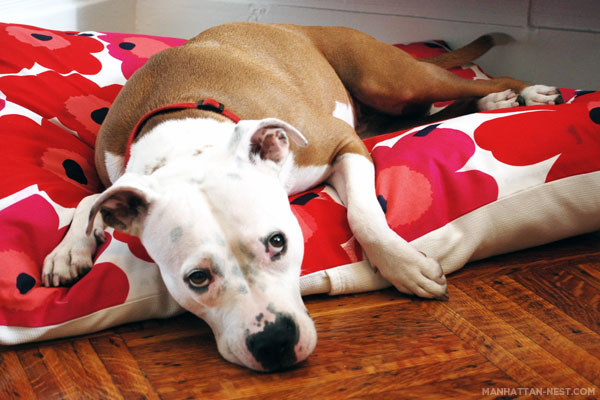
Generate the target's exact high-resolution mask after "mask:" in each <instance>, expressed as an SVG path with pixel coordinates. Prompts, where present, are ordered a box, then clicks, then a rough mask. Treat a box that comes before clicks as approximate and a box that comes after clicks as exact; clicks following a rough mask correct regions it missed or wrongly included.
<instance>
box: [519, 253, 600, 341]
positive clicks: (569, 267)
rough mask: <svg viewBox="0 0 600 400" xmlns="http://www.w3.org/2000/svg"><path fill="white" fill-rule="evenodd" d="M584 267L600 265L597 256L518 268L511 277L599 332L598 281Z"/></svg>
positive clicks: (599, 303)
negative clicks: (584, 270) (532, 267)
mask: <svg viewBox="0 0 600 400" xmlns="http://www.w3.org/2000/svg"><path fill="white" fill-rule="evenodd" d="M582 264H584V266H583V268H585V269H590V268H594V269H596V270H598V269H600V256H587V257H586V260H585V262H581V260H580V259H576V260H559V261H556V262H552V263H548V264H547V265H545V266H544V267H543V268H535V269H532V270H527V269H526V270H521V271H516V272H514V273H513V274H511V278H512V279H514V280H515V281H517V282H519V283H520V284H521V285H523V286H525V287H526V288H527V289H529V290H530V291H532V292H534V293H535V294H536V295H537V296H539V297H541V298H543V299H544V300H545V301H547V302H549V303H551V304H554V305H555V306H556V307H558V308H560V309H561V310H563V311H564V312H565V313H567V314H569V315H571V316H572V317H573V318H575V319H576V320H577V321H579V322H580V323H582V324H583V325H585V326H587V327H588V328H589V329H591V330H593V331H595V332H596V333H600V295H599V292H600V281H599V280H597V279H596V278H595V277H594V276H592V275H590V274H589V273H585V272H582V270H581V267H580V266H581V265H582Z"/></svg>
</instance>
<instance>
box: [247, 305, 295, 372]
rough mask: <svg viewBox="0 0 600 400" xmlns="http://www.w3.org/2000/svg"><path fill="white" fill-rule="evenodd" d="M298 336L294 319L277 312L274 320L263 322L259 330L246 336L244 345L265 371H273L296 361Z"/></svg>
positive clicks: (289, 365)
mask: <svg viewBox="0 0 600 400" xmlns="http://www.w3.org/2000/svg"><path fill="white" fill-rule="evenodd" d="M299 338H300V332H299V329H298V325H296V322H295V321H294V319H293V318H291V317H290V316H288V315H286V314H283V313H277V314H275V322H265V328H264V329H263V330H262V331H261V332H257V333H254V334H252V335H250V336H248V337H247V338H246V346H247V347H248V350H250V353H252V355H253V356H254V358H255V359H256V361H258V362H259V363H260V365H262V367H263V368H264V369H265V370H266V371H275V370H279V369H283V368H287V367H291V366H292V365H294V364H295V363H296V360H297V359H296V352H295V351H294V347H295V346H296V343H298V340H299Z"/></svg>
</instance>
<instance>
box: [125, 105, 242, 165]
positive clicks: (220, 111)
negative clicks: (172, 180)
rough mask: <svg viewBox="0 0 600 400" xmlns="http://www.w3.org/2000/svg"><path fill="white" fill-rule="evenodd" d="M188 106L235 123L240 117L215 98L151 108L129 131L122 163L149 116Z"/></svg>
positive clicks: (127, 159) (129, 154) (128, 154)
mask: <svg viewBox="0 0 600 400" xmlns="http://www.w3.org/2000/svg"><path fill="white" fill-rule="evenodd" d="M188 108H191V109H194V108H195V109H197V110H207V111H212V112H216V113H217V114H221V115H223V116H225V117H227V118H229V119H230V120H232V121H233V122H234V123H236V124H237V123H238V122H239V121H240V117H238V116H237V115H235V114H234V113H232V112H231V111H229V110H227V109H226V108H225V106H224V105H223V104H221V103H219V102H218V101H216V100H215V99H205V100H200V101H199V102H197V103H177V104H169V105H167V106H162V107H158V108H155V109H154V110H151V111H149V112H147V113H146V114H144V116H143V117H142V118H140V120H139V121H138V123H137V124H135V127H134V128H133V130H132V131H131V134H130V135H129V139H128V140H127V147H126V148H125V164H124V165H125V166H127V163H128V162H129V158H130V157H131V145H132V144H133V141H134V140H135V138H136V137H137V135H138V134H139V133H140V131H141V130H142V128H143V127H144V125H145V124H146V122H148V120H149V119H150V118H152V117H154V116H156V115H159V114H164V113H168V112H173V111H179V110H185V109H188Z"/></svg>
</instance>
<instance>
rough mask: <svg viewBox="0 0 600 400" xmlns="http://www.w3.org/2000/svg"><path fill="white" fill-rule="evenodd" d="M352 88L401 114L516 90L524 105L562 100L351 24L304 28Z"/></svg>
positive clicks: (378, 105)
mask: <svg viewBox="0 0 600 400" xmlns="http://www.w3.org/2000/svg"><path fill="white" fill-rule="evenodd" d="M306 29H307V30H306V32H307V35H308V36H309V37H310V38H311V40H312V41H313V42H314V43H315V45H316V46H317V47H318V48H319V49H320V51H321V52H322V54H323V55H324V56H325V57H326V58H327V60H328V61H329V63H330V64H331V65H332V66H333V68H334V69H335V71H336V72H337V74H338V76H339V77H340V79H341V80H342V82H343V83H344V85H345V86H346V88H347V89H348V91H349V92H350V93H351V94H352V96H354V97H355V98H356V99H358V100H359V101H360V102H362V103H364V104H367V105H369V106H371V107H373V108H375V109H376V110H378V111H380V112H383V113H387V114H392V115H400V114H402V113H403V112H404V111H405V109H406V107H407V106H408V105H411V104H430V103H433V102H436V101H446V100H456V99H465V98H471V97H484V96H486V95H488V94H490V93H498V92H504V91H505V90H507V89H510V90H513V91H514V92H516V93H517V94H519V95H521V96H522V97H523V99H524V103H525V104H526V105H532V104H553V103H555V102H556V103H558V102H560V100H557V99H558V97H559V93H558V91H557V90H556V88H552V87H548V86H543V85H536V86H531V85H530V84H528V83H525V82H522V81H520V80H517V79H513V78H509V77H503V78H494V79H490V80H475V81H474V80H469V79H464V78H461V77H458V76H456V75H454V74H453V73H451V72H449V71H447V70H445V69H443V68H441V67H439V66H437V65H435V64H432V63H430V62H426V61H419V60H416V59H414V58H413V57H412V56H410V55H409V54H407V53H406V52H404V51H402V50H400V49H398V48H396V47H394V46H392V45H389V44H386V43H383V42H380V41H378V40H376V39H374V38H372V37H371V36H369V35H366V34H364V33H361V32H359V31H356V30H353V29H348V28H319V27H308V28H306Z"/></svg>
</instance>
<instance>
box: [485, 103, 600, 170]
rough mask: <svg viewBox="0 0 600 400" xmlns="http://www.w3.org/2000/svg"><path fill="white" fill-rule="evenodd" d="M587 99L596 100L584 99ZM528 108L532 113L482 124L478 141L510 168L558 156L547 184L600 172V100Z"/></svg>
mask: <svg viewBox="0 0 600 400" xmlns="http://www.w3.org/2000/svg"><path fill="white" fill-rule="evenodd" d="M587 96H590V97H588V99H593V95H585V96H581V98H584V97H587ZM575 100H576V101H577V99H575ZM529 109H531V110H532V111H533V112H528V113H520V114H516V115H511V116H507V117H503V118H497V119H494V120H491V121H487V122H485V123H483V124H481V126H479V127H478V128H477V129H476V130H475V141H476V142H477V144H478V145H479V146H480V147H481V148H483V149H485V150H489V151H491V152H492V153H493V155H494V157H495V158H496V159H497V160H499V161H501V162H503V163H505V164H509V165H515V166H525V165H532V164H536V163H539V162H542V161H545V160H548V159H550V158H553V157H556V156H558V159H557V160H556V161H555V163H554V164H553V166H552V168H551V169H550V172H549V173H548V176H547V177H546V182H550V181H554V180H557V179H561V178H564V177H568V176H572V175H577V174H583V173H586V172H592V171H597V170H599V169H600V157H599V156H598V155H599V154H600V124H599V122H595V121H594V113H595V112H596V113H600V101H591V102H583V101H582V102H574V103H572V104H563V105H561V106H558V107H556V106H540V107H529ZM594 110H598V111H594Z"/></svg>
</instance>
